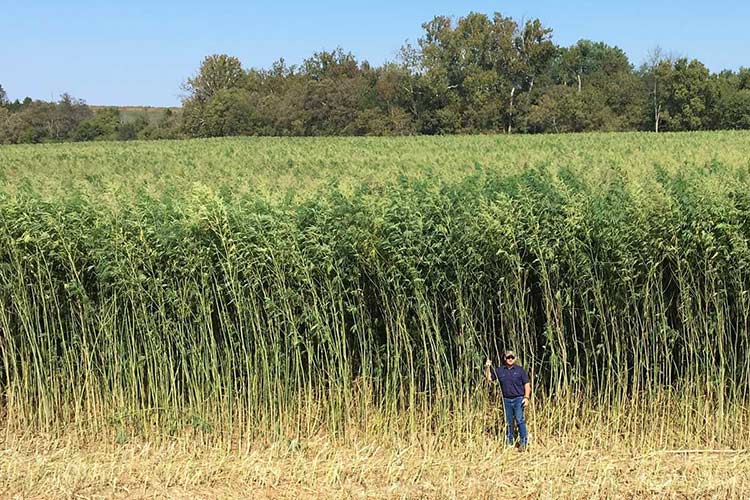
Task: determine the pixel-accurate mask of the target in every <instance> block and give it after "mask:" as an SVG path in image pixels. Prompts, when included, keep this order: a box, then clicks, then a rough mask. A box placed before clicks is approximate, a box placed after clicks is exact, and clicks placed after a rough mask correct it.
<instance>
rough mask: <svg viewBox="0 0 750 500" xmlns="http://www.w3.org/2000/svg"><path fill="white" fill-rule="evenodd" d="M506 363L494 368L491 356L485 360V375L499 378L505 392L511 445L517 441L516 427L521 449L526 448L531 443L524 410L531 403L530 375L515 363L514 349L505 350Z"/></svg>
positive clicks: (508, 440) (509, 443) (506, 417)
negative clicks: (516, 427) (516, 426)
mask: <svg viewBox="0 0 750 500" xmlns="http://www.w3.org/2000/svg"><path fill="white" fill-rule="evenodd" d="M503 360H504V364H503V365H502V366H499V367H497V368H492V362H491V361H490V358H487V360H486V361H485V362H484V376H485V378H486V379H487V382H489V383H492V382H493V381H494V380H497V381H498V382H499V383H500V390H501V391H502V393H503V407H504V409H505V423H506V425H507V429H506V439H507V443H508V445H509V446H513V445H514V444H515V443H516V429H515V425H514V424H516V423H517V424H518V434H519V436H520V438H521V449H525V448H526V445H527V444H528V443H529V435H528V433H527V431H526V420H525V419H524V416H523V410H524V408H526V406H527V405H528V404H529V398H530V397H531V382H530V381H529V375H528V373H526V370H524V369H523V368H522V367H520V366H518V365H516V364H515V362H516V355H515V353H514V352H513V351H505V354H504V355H503Z"/></svg>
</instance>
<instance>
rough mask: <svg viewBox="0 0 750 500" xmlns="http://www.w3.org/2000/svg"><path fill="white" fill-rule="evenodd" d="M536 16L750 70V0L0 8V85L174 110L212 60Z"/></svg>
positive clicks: (7, 1) (558, 33)
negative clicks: (427, 26) (436, 22)
mask: <svg viewBox="0 0 750 500" xmlns="http://www.w3.org/2000/svg"><path fill="white" fill-rule="evenodd" d="M471 11H477V12H485V13H488V14H491V13H492V12H494V11H499V12H501V13H503V14H504V15H509V16H512V17H514V18H516V19H524V18H525V19H529V18H537V17H538V18H540V19H541V20H542V22H543V23H544V24H545V25H547V26H549V27H551V28H553V29H554V40H555V42H556V43H558V44H561V45H569V44H572V43H574V42H575V41H577V40H578V39H580V38H588V39H592V40H596V41H604V42H607V43H609V44H611V45H617V46H619V47H620V48H622V49H623V50H625V52H626V53H627V54H628V56H629V57H630V59H631V62H633V63H635V64H636V65H639V64H640V63H641V62H643V61H644V60H645V58H646V56H647V53H648V52H649V50H650V49H651V48H653V47H654V46H655V45H657V44H658V45H660V46H661V47H662V48H663V49H665V50H666V51H668V52H672V53H674V54H675V55H679V56H687V57H691V58H693V57H694V58H697V59H700V60H701V61H703V62H704V63H705V64H706V65H707V66H708V67H709V68H710V69H711V70H713V71H718V70H721V69H725V68H727V69H737V68H739V67H740V66H750V29H748V26H749V25H750V1H747V0H745V1H739V0H732V1H729V0H715V1H712V2H705V1H702V2H698V1H694V0H684V1H680V2H677V1H659V0H648V1H647V0H629V1H618V2H610V1H605V0H600V1H594V0H588V1H586V0H568V1H565V2H563V1H551V0H548V1H529V0H526V1H524V0H517V1H494V2H493V1H479V0H477V1H471V2H456V1H453V2H448V1H444V0H433V1H429V2H427V1H410V0H397V1H394V0H380V1H377V2H367V3H366V4H363V5H359V4H356V3H354V2H351V1H330V0H329V1H326V0H319V1H309V0H308V1H286V0H276V1H270V2H269V1H266V2H258V1H244V2H242V1H222V0H217V1H201V2H196V1H192V0H185V1H182V2H176V1H172V0H169V1H157V0H152V1H145V0H128V1H120V2H106V1H90V0H87V1H81V0H78V1H76V0H70V1H67V2H66V1H59V0H57V1H52V0H0V85H2V86H3V87H4V88H5V90H6V91H7V92H8V95H9V97H10V98H12V99H15V98H23V97H24V96H26V95H29V96H31V97H33V98H35V99H46V100H49V99H50V97H54V98H55V99H56V98H57V96H58V95H59V94H61V93H62V92H69V93H71V94H72V95H74V96H75V97H79V98H82V99H85V100H86V101H87V102H88V103H90V104H113V105H151V106H173V105H178V104H179V102H180V95H181V90H180V84H181V83H182V82H183V81H184V80H185V79H186V78H187V77H188V76H190V75H191V74H193V73H194V72H195V70H196V69H197V68H198V65H199V64H200V61H201V59H202V58H203V57H204V56H206V55H208V54H212V53H228V54H230V55H234V56H237V57H239V58H240V60H241V61H242V63H243V65H245V67H267V66H269V65H270V64H271V63H272V62H273V61H275V60H276V59H278V58H279V57H284V58H285V59H286V60H287V61H288V62H289V63H299V62H301V61H302V60H303V59H304V58H305V57H307V56H309V55H311V54H312V53H313V52H314V51H318V50H321V49H326V50H328V49H333V48H335V47H337V46H341V47H343V48H344V49H345V50H348V51H351V52H353V53H354V54H355V55H356V56H357V57H358V58H359V59H367V60H368V61H370V62H371V63H373V64H380V63H382V62H383V61H385V60H389V59H393V58H394V57H395V55H396V53H397V51H398V48H399V47H400V46H401V45H402V44H403V42H404V41H405V40H406V39H409V40H411V41H416V39H417V38H418V37H419V36H420V35H421V31H422V30H421V24H422V23H423V22H425V21H428V20H429V19H431V18H432V17H433V16H435V15H439V14H445V15H450V16H455V17H459V16H463V15H465V14H467V13H468V12H471Z"/></svg>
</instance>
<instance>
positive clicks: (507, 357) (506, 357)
mask: <svg viewBox="0 0 750 500" xmlns="http://www.w3.org/2000/svg"><path fill="white" fill-rule="evenodd" d="M505 359H516V357H515V356H505Z"/></svg>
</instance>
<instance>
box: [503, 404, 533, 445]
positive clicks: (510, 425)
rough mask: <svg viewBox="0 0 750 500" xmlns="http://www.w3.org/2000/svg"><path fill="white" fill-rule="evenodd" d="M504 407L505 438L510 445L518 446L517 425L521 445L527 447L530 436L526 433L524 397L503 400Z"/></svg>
mask: <svg viewBox="0 0 750 500" xmlns="http://www.w3.org/2000/svg"><path fill="white" fill-rule="evenodd" d="M503 407H504V408H505V425H506V433H505V436H506V440H507V443H508V445H510V446H513V445H514V444H516V429H515V425H514V424H516V423H517V424H518V434H519V435H520V437H521V444H522V445H523V446H526V445H527V444H528V443H529V435H528V433H527V432H526V420H525V419H524V418H523V396H520V397H517V398H503Z"/></svg>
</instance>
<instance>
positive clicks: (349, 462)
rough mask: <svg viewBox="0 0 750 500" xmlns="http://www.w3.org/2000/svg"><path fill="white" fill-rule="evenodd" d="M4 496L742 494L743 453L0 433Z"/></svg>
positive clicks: (581, 444) (749, 474)
mask: <svg viewBox="0 0 750 500" xmlns="http://www.w3.org/2000/svg"><path fill="white" fill-rule="evenodd" d="M0 439H1V441H0V497H2V498H317V497H320V498H363V497H367V498H497V497H501V496H504V495H506V494H512V496H513V497H514V498H519V497H520V498H583V497H589V498H591V497H594V498H614V497H617V498H644V497H658V498H694V497H701V498H741V497H743V496H745V495H747V494H749V493H750V454H748V453H747V452H746V451H736V450H732V451H729V450H652V451H644V450H641V449H633V448H631V447H628V446H627V445H625V444H624V443H618V442H612V446H610V447H607V448H604V447H599V448H592V447H589V446H588V445H587V442H586V439H585V438H584V437H581V438H580V439H578V440H577V439H576V437H575V436H570V437H567V438H560V439H559V440H549V441H548V442H547V443H545V444H543V445H537V446H534V447H531V448H530V449H529V451H528V452H526V453H519V452H518V451H516V450H515V449H512V448H506V447H504V446H503V444H502V443H501V442H500V441H498V440H494V439H486V440H484V439H479V438H478V439H477V440H476V441H474V442H470V443H461V444H456V445H453V446H451V445H446V444H443V445H440V446H438V445H437V444H436V443H432V442H430V441H429V439H427V440H425V442H424V443H421V444H419V445H411V446H407V445H404V446H399V445H398V444H396V443H379V442H377V441H376V440H372V439H364V438H363V439H362V440H359V441H358V442H355V443H350V444H343V443H337V442H335V441H333V440H330V439H327V438H326V437H318V438H314V439H310V440H307V441H296V440H293V441H284V440H279V441H276V442H275V443H272V444H260V443H259V444H258V445H256V446H251V447H249V448H248V449H243V450H236V449H235V450H232V449H226V448H216V447H212V446H207V445H198V444H196V441H194V440H191V439H185V440H181V439H176V440H169V441H162V442H160V443H158V444H156V443H154V442H145V441H144V442H128V443H125V444H117V443H116V442H115V441H114V440H109V441H99V442H97V443H82V442H81V441H80V440H77V439H75V438H71V439H68V440H66V439H64V438H62V439H61V438H56V439H50V438H45V437H44V436H38V435H37V436H34V437H30V436H19V435H11V436H8V435H6V436H4V437H2V438H0Z"/></svg>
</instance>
